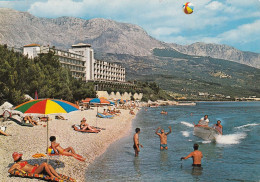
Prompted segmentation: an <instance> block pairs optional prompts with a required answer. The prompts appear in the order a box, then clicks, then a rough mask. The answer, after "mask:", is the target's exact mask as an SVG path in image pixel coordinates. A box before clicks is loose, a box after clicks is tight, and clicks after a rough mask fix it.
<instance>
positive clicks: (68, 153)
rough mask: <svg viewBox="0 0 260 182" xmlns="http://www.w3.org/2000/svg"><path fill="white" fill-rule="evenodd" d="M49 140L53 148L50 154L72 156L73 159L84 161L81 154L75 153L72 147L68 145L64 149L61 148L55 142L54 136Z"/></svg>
mask: <svg viewBox="0 0 260 182" xmlns="http://www.w3.org/2000/svg"><path fill="white" fill-rule="evenodd" d="M50 141H51V148H52V150H53V152H52V154H62V155H66V156H72V157H74V158H75V159H78V160H80V161H85V160H86V159H85V158H83V157H82V156H80V155H78V154H76V152H75V150H74V149H73V148H72V147H68V148H66V149H63V148H62V147H61V146H60V144H59V143H56V137H55V136H51V137H50Z"/></svg>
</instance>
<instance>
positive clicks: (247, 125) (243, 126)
mask: <svg viewBox="0 0 260 182" xmlns="http://www.w3.org/2000/svg"><path fill="white" fill-rule="evenodd" d="M257 125H259V124H257V123H252V124H246V125H242V126H237V127H235V128H236V129H240V128H245V127H249V126H257Z"/></svg>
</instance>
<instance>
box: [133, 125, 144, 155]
mask: <svg viewBox="0 0 260 182" xmlns="http://www.w3.org/2000/svg"><path fill="white" fill-rule="evenodd" d="M140 132H141V130H140V128H136V129H135V134H134V138H133V139H134V146H133V147H134V150H135V157H138V154H139V152H140V146H141V147H142V148H143V145H141V144H140V143H139V134H140Z"/></svg>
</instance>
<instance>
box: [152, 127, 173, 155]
mask: <svg viewBox="0 0 260 182" xmlns="http://www.w3.org/2000/svg"><path fill="white" fill-rule="evenodd" d="M168 128H169V132H168V133H165V132H164V129H161V133H159V132H158V131H159V129H160V127H158V128H157V129H156V131H155V134H156V135H158V136H159V137H160V149H161V150H163V149H166V150H167V149H168V146H167V135H169V134H170V133H171V132H172V128H171V126H169V127H168Z"/></svg>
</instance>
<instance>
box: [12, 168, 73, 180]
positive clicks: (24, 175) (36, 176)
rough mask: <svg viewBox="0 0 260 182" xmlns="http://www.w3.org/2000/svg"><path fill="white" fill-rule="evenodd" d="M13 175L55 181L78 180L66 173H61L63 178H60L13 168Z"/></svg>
mask: <svg viewBox="0 0 260 182" xmlns="http://www.w3.org/2000/svg"><path fill="white" fill-rule="evenodd" d="M10 175H11V176H16V177H22V178H36V179H41V180H45V181H53V182H56V181H57V182H76V180H75V179H73V178H70V177H68V176H66V175H63V174H59V175H60V176H61V177H62V179H58V178H56V177H55V178H52V179H50V176H48V175H45V174H35V173H22V172H20V171H18V170H17V169H15V170H13V171H12V172H11V173H10Z"/></svg>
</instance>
